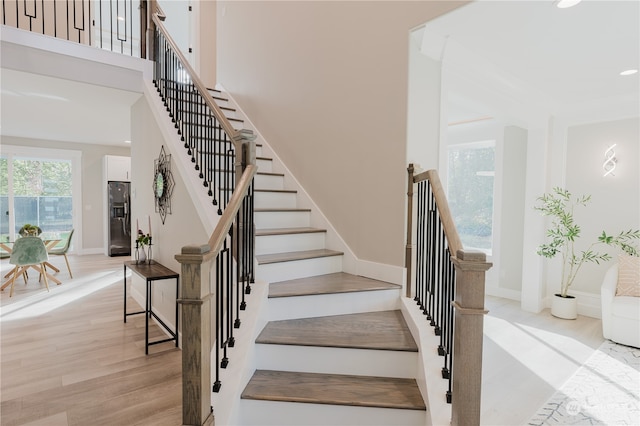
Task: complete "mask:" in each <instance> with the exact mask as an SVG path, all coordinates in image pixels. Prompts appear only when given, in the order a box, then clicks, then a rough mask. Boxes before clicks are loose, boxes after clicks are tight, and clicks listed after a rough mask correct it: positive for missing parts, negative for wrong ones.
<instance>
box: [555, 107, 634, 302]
mask: <svg viewBox="0 0 640 426" xmlns="http://www.w3.org/2000/svg"><path fill="white" fill-rule="evenodd" d="M567 134H568V136H567V163H566V188H567V189H568V190H569V191H571V192H572V193H574V194H590V195H591V202H590V203H589V205H588V206H587V208H578V209H576V212H575V217H576V222H577V223H578V224H579V225H580V226H581V227H582V237H581V239H580V241H578V242H576V248H577V249H580V250H584V249H586V248H587V245H588V244H590V243H591V242H594V241H596V239H597V237H598V235H600V234H601V233H602V231H603V230H604V231H606V232H607V233H609V234H612V233H614V234H617V233H618V232H620V231H623V230H629V229H639V228H640V118H637V117H636V118H630V119H624V120H616V121H607V122H600V123H592V124H584V125H576V126H572V127H569V129H568V132H567ZM614 143H615V144H617V145H616V147H615V152H616V157H617V158H618V164H617V168H616V169H615V172H614V173H615V176H607V177H603V174H604V170H603V168H602V164H603V162H604V160H605V155H604V153H605V150H606V149H607V148H608V147H609V146H611V145H612V144H614ZM602 247H603V251H607V252H609V253H611V254H612V255H613V256H614V257H615V256H616V255H617V253H618V251H616V250H612V249H607V248H606V246H602ZM608 265H609V263H608V264H601V265H596V264H587V265H585V266H584V267H583V268H582V270H581V271H580V273H579V275H578V277H577V278H576V281H575V283H574V285H573V286H572V287H571V290H575V291H580V292H585V293H592V294H598V295H599V293H600V285H601V284H602V278H603V277H604V274H605V272H606V270H607V267H608ZM550 286H551V283H550Z"/></svg>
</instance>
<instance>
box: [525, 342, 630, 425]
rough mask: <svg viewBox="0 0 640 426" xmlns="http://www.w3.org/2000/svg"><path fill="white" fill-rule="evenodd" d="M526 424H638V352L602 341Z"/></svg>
mask: <svg viewBox="0 0 640 426" xmlns="http://www.w3.org/2000/svg"><path fill="white" fill-rule="evenodd" d="M528 424H529V425H532V426H540V425H640V349H637V348H632V347H629V346H623V345H618V344H616V343H613V342H611V341H608V340H607V341H606V342H604V343H603V344H602V345H601V346H600V347H599V348H598V350H597V351H596V352H594V354H593V355H591V356H590V357H589V359H588V360H587V362H585V364H584V365H583V366H582V367H580V368H579V369H578V371H577V372H576V374H575V375H574V376H573V377H571V378H570V379H569V380H568V381H567V382H566V383H565V384H564V385H563V386H562V387H561V388H560V390H558V392H556V393H555V394H554V395H553V396H552V397H551V398H550V399H549V400H548V401H547V402H546V404H544V405H543V406H542V408H540V410H538V412H537V413H536V415H535V416H533V417H532V418H531V420H529V423H528Z"/></svg>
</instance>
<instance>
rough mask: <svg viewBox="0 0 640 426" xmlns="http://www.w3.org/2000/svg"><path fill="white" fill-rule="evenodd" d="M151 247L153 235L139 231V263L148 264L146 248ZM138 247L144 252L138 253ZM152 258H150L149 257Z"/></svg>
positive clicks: (137, 238) (137, 242) (137, 240)
mask: <svg viewBox="0 0 640 426" xmlns="http://www.w3.org/2000/svg"><path fill="white" fill-rule="evenodd" d="M148 245H151V235H149V234H145V233H144V232H142V231H141V230H140V229H138V236H137V237H136V257H137V258H136V261H137V262H142V263H144V262H146V260H147V252H146V251H145V246H148ZM138 247H140V248H142V251H141V252H140V253H138ZM149 257H150V256H149Z"/></svg>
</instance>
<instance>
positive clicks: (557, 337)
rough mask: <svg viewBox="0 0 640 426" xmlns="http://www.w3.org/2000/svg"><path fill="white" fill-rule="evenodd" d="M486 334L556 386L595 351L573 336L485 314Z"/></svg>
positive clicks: (547, 381)
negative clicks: (568, 372)
mask: <svg viewBox="0 0 640 426" xmlns="http://www.w3.org/2000/svg"><path fill="white" fill-rule="evenodd" d="M484 334H485V336H486V337H488V338H489V339H491V340H492V341H493V342H495V344H496V345H498V346H499V347H500V348H501V349H502V350H504V351H505V352H507V353H508V354H509V355H511V356H512V357H513V358H514V359H516V360H518V361H519V362H520V363H522V364H523V365H526V366H527V368H529V369H530V370H531V372H532V373H533V374H535V375H536V376H538V377H539V378H540V379H542V380H544V381H545V382H546V383H548V384H549V385H550V386H553V387H554V388H557V387H559V386H561V385H562V383H563V382H564V380H565V378H566V374H567V371H574V370H575V369H576V368H577V367H578V366H580V365H582V364H583V363H584V361H585V360H586V359H588V358H589V356H590V355H591V354H592V353H593V348H590V347H589V346H587V345H585V344H583V343H580V342H579V341H577V340H575V339H573V338H571V337H567V336H564V335H562V334H558V333H552V332H549V331H546V330H541V329H538V328H535V327H531V326H527V325H522V324H518V323H510V322H508V321H505V320H503V319H500V318H495V317H491V316H487V317H485V322H484Z"/></svg>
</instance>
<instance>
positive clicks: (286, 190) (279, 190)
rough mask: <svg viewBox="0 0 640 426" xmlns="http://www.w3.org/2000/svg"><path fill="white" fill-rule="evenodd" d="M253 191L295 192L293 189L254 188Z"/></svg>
mask: <svg viewBox="0 0 640 426" xmlns="http://www.w3.org/2000/svg"><path fill="white" fill-rule="evenodd" d="M255 192H277V193H279V194H296V193H297V192H298V191H296V190H295V189H256V190H255Z"/></svg>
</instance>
